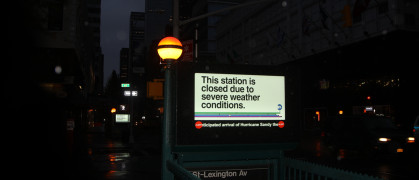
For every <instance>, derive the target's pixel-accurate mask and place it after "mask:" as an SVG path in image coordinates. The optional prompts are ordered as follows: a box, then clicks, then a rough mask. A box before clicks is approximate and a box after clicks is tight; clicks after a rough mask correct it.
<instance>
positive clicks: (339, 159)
mask: <svg viewBox="0 0 419 180" xmlns="http://www.w3.org/2000/svg"><path fill="white" fill-rule="evenodd" d="M285 155H286V156H288V157H293V158H296V159H300V160H306V161H310V162H314V163H318V164H322V165H326V166H329V167H335V168H339V169H344V170H349V171H353V172H357V173H362V174H368V175H372V176H375V177H379V178H382V179H384V180H400V179H402V180H410V179H417V177H418V174H417V170H418V169H419V162H418V157H416V156H417V155H414V154H404V155H403V156H393V155H380V156H377V157H372V156H371V155H370V154H369V155H367V154H364V153H360V152H358V151H356V150H350V149H334V148H333V147H330V146H327V145H326V144H325V143H324V142H323V141H322V137H321V136H310V137H305V138H303V141H302V142H301V143H300V144H299V146H298V147H297V148H296V149H295V150H293V151H290V152H286V153H285Z"/></svg>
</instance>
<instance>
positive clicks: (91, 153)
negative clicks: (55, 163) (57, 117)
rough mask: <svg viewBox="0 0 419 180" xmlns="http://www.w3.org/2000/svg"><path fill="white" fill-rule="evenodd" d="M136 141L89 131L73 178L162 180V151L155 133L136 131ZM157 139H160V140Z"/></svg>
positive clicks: (76, 163) (70, 177)
mask: <svg viewBox="0 0 419 180" xmlns="http://www.w3.org/2000/svg"><path fill="white" fill-rule="evenodd" d="M135 137H136V138H135V141H134V143H129V142H128V140H127V139H124V138H121V137H108V136H106V135H105V134H104V133H88V134H86V137H85V138H86V139H85V140H86V141H85V146H84V147H83V149H84V150H83V149H82V150H81V154H79V155H78V156H77V160H76V162H75V166H76V167H73V168H74V170H73V172H72V173H71V174H68V175H69V179H109V180H122V179H123V180H131V179H136V180H138V179H141V180H143V179H144V180H154V179H160V177H161V176H160V169H161V158H160V156H161V150H160V147H159V142H160V141H159V140H158V136H153V132H149V133H147V132H143V133H142V134H136V136H135ZM156 141H157V142H156Z"/></svg>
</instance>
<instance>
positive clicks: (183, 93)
mask: <svg viewBox="0 0 419 180" xmlns="http://www.w3.org/2000/svg"><path fill="white" fill-rule="evenodd" d="M175 68H176V72H177V73H176V76H175V78H176V87H177V89H176V90H175V89H174V90H175V92H176V104H177V106H176V109H177V110H176V118H175V119H176V122H174V124H173V125H172V127H173V129H174V134H175V137H174V142H175V144H174V145H175V149H178V150H180V151H183V150H181V149H183V148H184V147H189V146H191V147H208V146H210V147H212V148H214V149H223V148H225V147H232V146H240V147H250V146H255V147H260V148H262V147H264V148H266V147H270V148H274V149H276V148H279V149H282V147H281V144H284V143H285V144H289V143H295V142H296V141H297V139H298V138H299V133H300V122H299V121H298V116H300V115H301V113H300V114H299V108H298V106H299V104H300V102H299V99H300V97H299V96H300V94H299V89H298V88H299V87H298V86H299V85H298V83H297V82H298V79H299V71H298V69H295V68H290V67H279V66H251V65H225V64H224V65H208V64H198V63H178V64H176V66H175ZM195 73H218V74H243V75H263V76H285V82H284V83H285V99H286V100H285V101H286V103H287V105H286V106H287V108H286V109H285V111H286V113H285V114H287V118H286V120H285V121H284V122H285V126H283V128H280V127H279V126H278V127H277V128H275V129H274V128H258V129H252V128H249V127H240V128H235V129H232V128H208V127H203V128H197V127H196V124H194V122H195V120H194V93H195V92H194V77H195V76H194V74H195ZM191 82H192V83H191ZM220 122H222V121H220ZM248 122H249V123H254V122H255V121H248ZM233 130H234V131H233ZM249 132H250V133H249ZM275 144H276V145H275ZM260 145H262V146H260ZM272 145H274V146H272ZM187 149H188V148H187Z"/></svg>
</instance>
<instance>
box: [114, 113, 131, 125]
mask: <svg viewBox="0 0 419 180" xmlns="http://www.w3.org/2000/svg"><path fill="white" fill-rule="evenodd" d="M129 117H130V116H129V114H115V123H129Z"/></svg>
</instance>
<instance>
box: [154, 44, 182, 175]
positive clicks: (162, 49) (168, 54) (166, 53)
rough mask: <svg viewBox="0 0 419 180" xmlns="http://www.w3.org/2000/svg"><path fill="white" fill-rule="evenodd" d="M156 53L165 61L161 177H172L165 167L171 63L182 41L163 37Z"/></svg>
mask: <svg viewBox="0 0 419 180" xmlns="http://www.w3.org/2000/svg"><path fill="white" fill-rule="evenodd" d="M157 53H158V54H159V56H160V57H161V58H162V59H163V61H165V62H166V63H167V66H166V70H165V81H164V117H163V123H162V129H163V132H162V133H163V135H162V137H163V141H162V179H173V175H172V174H171V173H170V172H169V170H168V169H167V161H170V160H171V159H172V158H171V144H172V143H171V137H170V134H171V133H170V131H171V127H170V125H171V124H173V123H172V107H171V106H172V94H171V90H172V84H171V82H170V81H171V64H172V63H173V62H176V60H177V59H179V57H180V56H181V55H182V43H180V41H179V40H178V39H176V38H175V37H165V38H163V39H162V40H161V41H160V42H159V44H158V45H157Z"/></svg>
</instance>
